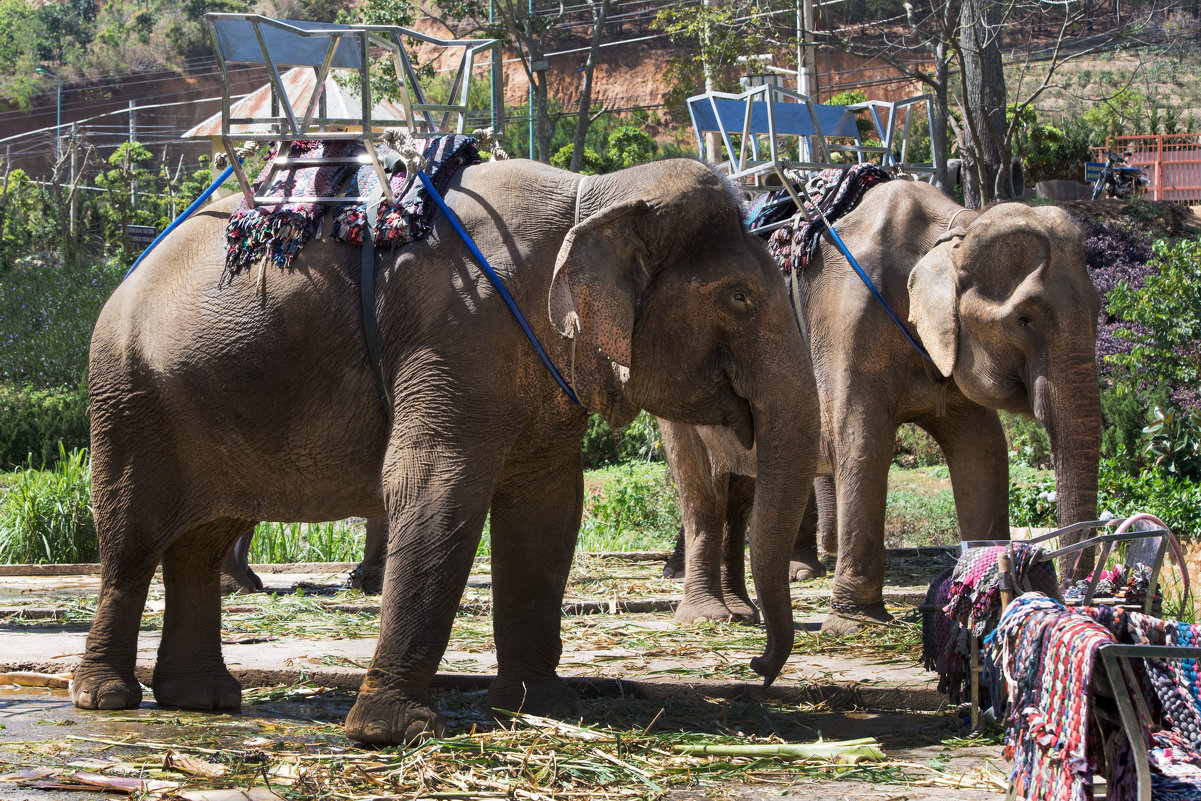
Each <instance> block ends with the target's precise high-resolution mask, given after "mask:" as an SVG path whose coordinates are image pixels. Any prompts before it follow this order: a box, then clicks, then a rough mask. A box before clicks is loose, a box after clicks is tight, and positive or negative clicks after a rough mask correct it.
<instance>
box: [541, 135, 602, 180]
mask: <svg viewBox="0 0 1201 801" xmlns="http://www.w3.org/2000/svg"><path fill="white" fill-rule="evenodd" d="M574 153H575V145H574V144H572V143H570V142H568V143H567V144H565V145H563V147H561V148H559V149H558V150H556V151H555V152H554V154H553V155H551V157H550V166H552V167H558V168H559V169H561V170H566V169H567V168H568V167H570V166H571V156H572V154H574ZM605 167H606V164H605V160H604V159H603V158H601V155H600V154H599V153H597V152H596V151H595V150H593V149H592V148H590V147H587V146H585V147H584V161H583V163H582V164H581V165H580V175H599V174H601V173H602V172H606V171H607V170H606V169H605Z"/></svg>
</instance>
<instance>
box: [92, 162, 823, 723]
mask: <svg viewBox="0 0 1201 801" xmlns="http://www.w3.org/2000/svg"><path fill="white" fill-rule="evenodd" d="M446 197H447V202H448V204H449V205H450V206H451V208H452V209H453V210H454V212H455V213H456V214H457V215H458V217H459V218H460V219H461V221H462V223H463V225H464V227H465V229H466V230H467V231H468V232H470V234H471V235H472V236H473V237H474V239H475V241H476V243H477V244H478V245H479V247H480V249H481V251H482V252H483V254H484V255H485V256H486V257H487V258H488V259H489V261H490V262H491V264H492V266H493V267H494V268H495V269H496V270H497V271H498V273H499V274H500V275H501V277H502V278H503V279H504V280H505V282H506V283H507V285H508V287H509V291H510V292H511V293H512V295H513V298H514V300H515V303H516V304H517V305H518V307H519V308H521V309H523V310H525V315H526V318H527V320H528V321H529V324H530V326H531V328H532V330H533V332H534V333H535V334H536V335H537V336H538V338H539V339H540V340H541V342H542V343H543V346H544V347H545V348H546V349H547V352H548V355H549V357H550V359H551V360H552V361H553V362H554V363H555V364H556V365H558V366H559V369H560V371H561V372H562V373H563V375H565V376H568V377H569V380H570V382H571V385H572V386H573V388H574V390H575V393H576V394H577V395H578V396H579V398H580V399H581V402H582V404H583V405H582V406H581V405H577V404H575V403H573V402H572V401H571V400H570V399H569V398H568V397H567V395H566V394H565V393H564V392H563V391H561V390H560V388H559V387H558V386H557V385H556V384H555V382H554V381H553V380H552V377H551V375H550V374H549V373H548V371H547V369H546V368H545V367H544V366H543V364H542V363H541V362H540V361H539V359H538V358H537V357H536V355H535V353H534V350H533V348H532V347H531V344H530V342H529V341H528V340H527V339H526V338H525V337H524V336H523V334H522V332H521V330H520V328H519V327H518V325H517V323H516V322H515V320H514V318H513V316H512V315H511V314H510V313H509V311H508V310H507V309H506V307H505V305H504V303H503V302H502V298H501V297H500V296H499V294H498V293H497V291H496V290H494V288H493V287H492V286H491V284H489V283H488V282H487V281H486V280H485V279H484V277H483V276H482V274H481V273H480V272H479V270H478V268H477V266H476V264H475V263H474V261H473V259H472V257H471V256H470V255H469V251H468V250H467V248H466V246H465V245H464V244H463V243H462V242H461V241H460V240H459V239H458V237H457V236H456V235H455V234H454V232H453V231H452V228H451V225H450V223H449V222H448V220H447V219H446V218H445V217H444V216H442V215H441V214H439V215H438V216H437V217H436V218H435V222H434V227H433V230H432V231H431V232H430V234H429V236H428V237H426V238H425V239H422V240H420V241H418V242H415V243H412V244H410V245H407V246H405V247H404V248H401V249H399V250H398V251H393V252H377V254H376V272H377V282H376V286H377V289H378V292H377V295H376V312H377V315H378V319H379V321H380V329H381V338H382V342H383V357H382V362H383V364H382V372H383V374H384V376H385V382H386V386H387V388H388V390H389V392H390V396H391V397H392V398H393V399H394V400H393V402H392V404H391V408H385V407H384V405H383V404H381V402H380V399H379V395H378V394H377V391H376V387H375V385H374V381H373V376H372V367H371V365H370V363H369V361H368V357H367V349H366V344H365V339H364V336H363V334H362V320H361V310H360V301H359V286H358V284H359V274H360V255H359V253H358V252H357V251H355V250H352V249H350V248H348V247H346V246H344V245H341V244H337V243H335V242H332V241H331V240H330V238H329V237H325V238H323V239H315V240H313V241H311V242H310V243H309V244H308V245H306V246H305V249H304V250H303V251H302V252H301V253H300V254H299V255H298V256H297V258H296V260H295V261H294V262H293V264H292V266H291V268H290V269H288V270H278V269H274V268H270V267H268V268H267V269H266V271H265V273H264V275H262V276H261V277H259V276H256V275H254V274H253V273H254V272H256V271H253V270H252V271H250V273H251V274H250V275H247V274H245V273H244V274H241V275H238V276H235V277H234V278H233V279H232V280H226V281H224V282H223V281H222V280H221V276H222V272H223V268H224V261H225V251H226V245H225V224H226V220H227V219H228V217H229V214H230V212H231V211H232V210H233V208H234V203H235V202H236V200H228V201H222V202H219V203H218V204H216V205H214V206H211V207H209V208H208V209H206V210H205V211H202V212H200V213H198V214H197V215H196V216H194V217H193V218H191V219H189V220H188V221H187V222H185V223H184V224H183V225H182V226H181V227H180V228H179V229H178V230H177V231H176V233H175V234H174V235H173V236H172V237H169V238H167V239H166V240H165V241H164V242H163V243H162V244H161V245H160V246H159V247H158V248H157V249H156V250H155V251H154V252H152V254H151V255H150V257H149V258H148V259H147V260H146V261H145V262H144V263H143V264H142V266H141V267H140V268H139V270H138V271H136V272H134V273H133V275H132V276H131V277H130V278H129V279H128V280H126V282H125V283H124V284H122V286H121V287H120V288H119V289H118V290H117V291H116V292H115V293H114V295H113V296H112V298H111V299H110V300H109V301H108V303H107V304H106V305H105V307H104V309H103V311H102V312H101V315H100V319H99V321H98V322H97V325H96V330H95V333H94V335H93V339H92V348H91V363H90V372H89V395H90V402H91V423H92V447H93V456H92V459H93V461H92V488H93V504H94V508H95V514H96V526H97V532H98V536H99V540H100V549H101V564H102V570H101V576H102V578H101V588H100V597H99V604H98V607H97V610H96V616H95V622H94V623H93V625H92V628H91V632H90V634H89V636H88V642H87V650H86V653H85V655H84V657H83V660H82V662H81V663H80V664H79V666H78V667H77V669H76V670H75V672H74V680H73V682H72V689H71V693H72V698H73V699H74V702H75V704H76V705H77V706H80V707H83V708H92V709H96V708H99V709H116V708H123V707H132V706H135V705H137V704H138V703H139V701H140V700H141V696H142V693H141V689H140V687H139V685H138V682H137V680H136V678H135V677H134V665H135V656H136V652H137V637H138V628H139V622H140V619H141V613H142V608H143V605H144V603H145V598H146V592H147V588H148V586H149V583H150V580H151V577H152V576H153V574H154V570H155V566H156V564H157V563H158V562H159V561H160V560H161V562H162V566H163V581H164V583H165V585H166V591H167V596H166V597H167V606H166V609H165V611H164V616H163V631H162V641H161V645H160V648H159V653H158V661H157V664H156V666H155V669H154V675H153V679H152V681H151V687H152V688H153V691H154V696H155V699H156V700H157V701H158V702H159V703H160V704H163V705H166V706H174V707H185V708H193V709H236V708H238V706H239V705H240V702H241V693H240V687H239V685H238V682H237V681H236V680H235V679H234V678H233V676H232V675H231V674H230V673H229V672H228V670H227V669H226V667H225V664H224V661H223V660H222V656H221V645H220V638H219V627H220V611H221V608H220V596H219V589H220V585H219V575H220V566H221V563H222V560H223V558H224V556H225V554H226V552H227V551H228V550H229V549H230V547H231V546H232V545H233V544H234V541H235V540H236V539H237V538H238V537H239V536H240V535H241V534H242V533H243V532H244V531H246V529H247V527H248V526H249V525H251V524H253V523H255V522H256V521H259V520H264V519H271V520H297V521H319V520H334V519H340V518H343V517H347V516H351V515H360V516H365V517H372V516H380V515H385V514H386V516H387V518H388V528H389V534H388V548H387V551H388V553H387V560H386V561H387V566H386V569H385V570H386V572H385V579H384V593H383V598H382V601H381V610H382V611H381V618H380V640H379V645H378V647H377V650H376V653H375V656H374V658H373V660H372V663H371V667H370V669H369V670H368V672H367V676H366V678H365V680H364V682H363V685H362V687H361V689H360V691H359V695H358V699H357V701H356V703H355V705H354V708H353V709H352V710H351V712H350V715H349V716H348V718H347V721H346V732H347V734H348V735H349V736H350V737H351V738H353V739H356V740H359V741H362V742H366V743H381V744H383V743H404V742H411V741H414V740H417V739H420V738H422V737H424V736H427V735H429V734H431V733H434V734H438V733H441V732H442V731H443V730H444V722H443V720H442V719H441V717H440V716H439V715H438V713H437V712H436V711H435V710H434V708H433V706H432V702H431V700H430V696H429V684H430V680H431V678H432V677H433V675H434V673H435V671H436V670H437V666H438V663H439V660H440V659H441V656H442V654H443V652H444V651H445V649H446V646H447V643H448V641H449V637H450V632H451V626H452V623H453V621H454V617H455V612H456V608H457V605H458V601H459V598H460V597H461V594H462V592H463V589H464V587H465V585H466V581H467V576H468V573H469V571H470V568H471V563H472V558H473V556H474V554H475V551H476V547H477V543H478V541H479V537H480V534H481V531H482V528H483V524H484V519H485V516H486V515H487V514H488V513H489V510H490V511H491V521H492V522H491V536H492V579H493V603H494V631H495V639H496V647H497V661H498V666H499V667H498V676H497V679H496V681H495V683H494V684H493V685H492V687H491V690H490V692H489V703H490V705H491V706H492V707H494V708H502V709H517V708H523V709H524V710H526V711H529V712H532V713H537V714H554V713H561V712H563V711H566V710H570V709H573V708H574V707H575V704H576V699H575V695H574V692H573V691H572V690H571V689H570V687H569V686H568V685H567V684H566V683H565V682H564V681H563V680H562V679H561V678H560V677H559V676H558V675H557V673H556V668H557V666H558V662H559V657H560V653H561V650H562V642H561V639H560V634H559V625H560V620H559V618H560V609H561V602H562V598H563V592H564V588H565V584H566V579H567V574H568V570H569V568H570V564H571V558H572V554H573V551H574V547H575V542H576V536H577V533H578V529H579V523H580V516H581V508H582V502H583V469H582V457H581V451H580V441H581V439H582V436H583V432H584V429H585V425H586V422H587V417H588V410H593V411H598V412H600V413H601V414H603V415H604V416H605V418H606V419H607V420H608V421H609V423H610V424H612V425H623V424H626V423H628V422H629V421H630V420H632V419H633V417H634V416H635V415H636V414H637V413H638V411H639V410H640V409H647V410H649V411H651V412H652V413H654V414H657V415H660V416H662V417H665V418H668V419H673V420H679V421H685V422H691V423H698V424H706V425H722V426H728V427H730V428H731V429H732V430H733V431H734V432H735V433H736V435H737V437H738V439H739V442H740V443H741V444H742V445H743V446H744V447H747V448H749V447H750V446H751V445H752V444H753V445H755V446H756V451H757V465H756V467H757V473H756V474H757V476H758V480H757V482H758V483H757V485H756V489H755V499H754V503H753V509H752V512H751V515H750V517H751V528H752V530H753V532H754V534H753V536H752V537H751V562H752V569H753V571H754V579H755V585H756V591H757V593H758V597H759V599H760V602H761V605H762V611H763V616H764V620H765V628H766V634H767V641H766V644H765V647H764V651H763V653H762V655H760V656H759V657H756V658H755V659H754V660H752V667H753V668H754V669H755V670H756V671H757V672H759V673H760V674H761V675H762V676H764V678H765V680H766V681H771V680H772V679H773V678H774V677H775V676H777V675H778V674H779V671H780V669H781V667H782V665H783V663H784V661H785V660H786V659H787V657H788V654H789V652H790V650H791V646H792V641H793V623H792V614H791V605H790V599H789V590H788V577H787V575H786V574H785V570H784V567H783V566H784V565H785V564H787V562H786V556H787V553H788V549H789V548H790V547H791V545H792V539H793V533H794V532H795V531H796V529H797V525H798V524H799V521H800V517H801V514H802V513H803V511H804V507H805V502H806V497H805V495H806V493H803V492H802V493H798V492H796V485H797V483H798V482H800V483H801V484H803V485H804V486H806V487H807V486H808V484H809V481H810V477H811V476H812V474H813V471H814V465H815V462H816V459H817V451H816V446H817V441H818V421H817V398H816V389H815V387H814V383H813V374H812V372H811V369H812V368H811V365H810V363H809V360H808V356H807V354H805V351H804V349H803V347H802V342H801V336H800V331H799V330H798V328H797V326H796V325H795V323H793V322H792V318H791V309H790V307H789V301H788V297H787V291H786V289H785V286H784V282H783V279H782V278H781V277H780V275H779V272H778V271H777V270H776V268H775V265H774V264H773V263H772V260H771V258H770V257H769V256H768V254H767V252H766V250H765V249H764V248H763V246H762V244H761V243H760V242H758V241H757V240H755V239H754V238H753V237H752V236H750V235H749V234H748V233H747V232H746V230H745V229H744V227H743V225H742V222H741V219H740V207H739V204H738V202H737V200H736V198H735V196H734V194H733V193H732V192H731V191H730V188H729V187H728V186H727V184H726V183H725V182H724V181H723V179H721V178H719V177H718V176H717V175H716V174H714V173H713V172H712V171H711V170H710V169H709V168H708V167H706V166H705V165H703V164H701V163H699V162H695V161H690V160H668V161H662V162H656V163H653V164H648V165H643V166H640V167H634V168H630V169H628V170H623V171H621V172H618V173H613V174H611V175H605V176H596V177H591V178H589V179H587V180H586V181H585V180H584V179H581V178H580V176H577V175H574V174H571V173H567V172H563V171H561V170H556V169H553V168H551V167H547V166H545V165H541V164H537V163H533V162H527V161H501V162H491V163H487V164H482V165H478V166H474V167H469V168H466V169H464V170H462V171H461V172H459V173H458V174H457V175H456V176H455V177H454V179H453V180H452V181H451V183H450V185H449V188H448V190H447V192H446ZM573 221H574V222H573ZM260 282H261V283H260ZM548 312H549V313H548ZM573 337H574V338H573Z"/></svg>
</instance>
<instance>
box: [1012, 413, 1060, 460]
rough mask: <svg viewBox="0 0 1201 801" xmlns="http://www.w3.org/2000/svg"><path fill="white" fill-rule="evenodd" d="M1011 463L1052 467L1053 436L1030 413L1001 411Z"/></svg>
mask: <svg viewBox="0 0 1201 801" xmlns="http://www.w3.org/2000/svg"><path fill="white" fill-rule="evenodd" d="M1000 416H1001V427H1002V428H1003V429H1004V430H1005V442H1006V443H1008V445H1009V460H1010V462H1011V463H1014V462H1016V463H1019V464H1024V465H1026V466H1027V467H1037V468H1039V469H1042V470H1046V469H1047V468H1049V467H1051V466H1052V465H1051V438H1050V437H1049V436H1047V429H1046V427H1045V426H1043V424H1042V423H1040V422H1039V421H1038V420H1036V419H1034V418H1033V417H1031V416H1030V415H1028V414H1011V413H1009V412H1000Z"/></svg>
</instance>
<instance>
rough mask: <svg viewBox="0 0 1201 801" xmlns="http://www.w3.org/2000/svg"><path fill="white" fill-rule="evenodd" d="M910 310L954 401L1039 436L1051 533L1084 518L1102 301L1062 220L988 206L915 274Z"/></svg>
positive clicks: (1091, 470)
mask: <svg viewBox="0 0 1201 801" xmlns="http://www.w3.org/2000/svg"><path fill="white" fill-rule="evenodd" d="M909 300H910V311H909V319H910V321H911V322H912V323H913V324H914V325H915V327H916V328H917V331H918V334H919V335H920V336H921V339H922V342H923V343H924V344H925V346H926V348H927V350H928V351H929V353H930V356H931V358H932V359H933V361H934V364H935V365H936V366H937V368H938V370H939V371H940V372H941V373H942V374H943V375H944V376H950V377H952V378H953V379H954V380H955V383H956V385H958V387H959V388H960V390H962V391H963V394H964V395H966V396H967V397H968V398H969V399H971V400H973V401H975V402H976V403H979V404H981V405H983V406H987V407H990V408H997V409H1005V410H1007V411H1013V412H1019V413H1026V414H1033V415H1034V416H1035V417H1036V418H1037V419H1038V420H1039V421H1040V422H1042V424H1043V425H1044V426H1045V427H1046V429H1047V433H1048V435H1049V437H1050V440H1051V448H1052V451H1053V453H1054V462H1055V480H1056V483H1057V485H1058V493H1059V504H1058V507H1059V524H1060V526H1066V525H1068V524H1070V523H1075V522H1080V521H1082V520H1092V519H1094V518H1095V517H1096V511H1097V461H1098V454H1099V449H1100V439H1101V405H1100V390H1099V384H1098V381H1097V365H1096V339H1097V315H1098V313H1099V312H1100V308H1101V300H1100V297H1099V296H1098V294H1097V291H1096V289H1095V288H1094V287H1093V284H1092V281H1091V279H1090V278H1089V276H1088V272H1087V270H1086V268H1085V260H1084V250H1083V245H1082V243H1081V236H1080V232H1079V229H1078V228H1077V227H1076V225H1075V224H1074V223H1073V222H1072V220H1071V218H1070V217H1068V215H1067V214H1066V213H1065V212H1063V211H1062V210H1061V209H1058V208H1054V207H1039V208H1033V207H1029V206H1025V205H1022V204H1018V203H1006V204H1001V205H998V206H994V207H992V208H991V209H989V210H987V211H985V212H984V213H982V214H979V215H978V216H976V217H975V218H974V219H972V221H971V222H970V224H969V225H968V226H967V227H966V228H961V229H955V230H954V231H952V232H951V233H950V234H949V235H948V236H946V237H944V239H943V240H942V241H940V242H939V243H937V244H936V245H935V247H934V248H933V249H932V250H930V251H929V252H928V253H927V254H926V255H925V256H924V257H923V258H922V259H921V260H920V261H919V262H918V263H917V265H915V266H914V268H913V270H912V272H911V273H910V276H909Z"/></svg>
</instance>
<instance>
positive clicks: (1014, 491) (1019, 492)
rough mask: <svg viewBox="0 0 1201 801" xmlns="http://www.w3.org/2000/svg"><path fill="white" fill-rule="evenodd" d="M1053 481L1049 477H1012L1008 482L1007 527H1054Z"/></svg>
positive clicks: (1055, 510)
mask: <svg viewBox="0 0 1201 801" xmlns="http://www.w3.org/2000/svg"><path fill="white" fill-rule="evenodd" d="M1055 500H1056V495H1055V479H1054V478H1053V477H1051V476H1041V477H1040V476H1025V477H1024V478H1020V479H1019V478H1017V477H1013V478H1011V479H1010V481H1009V525H1011V526H1055V525H1057V522H1056V519H1057V518H1056V515H1057V514H1058V508H1057V506H1056V503H1055Z"/></svg>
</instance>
